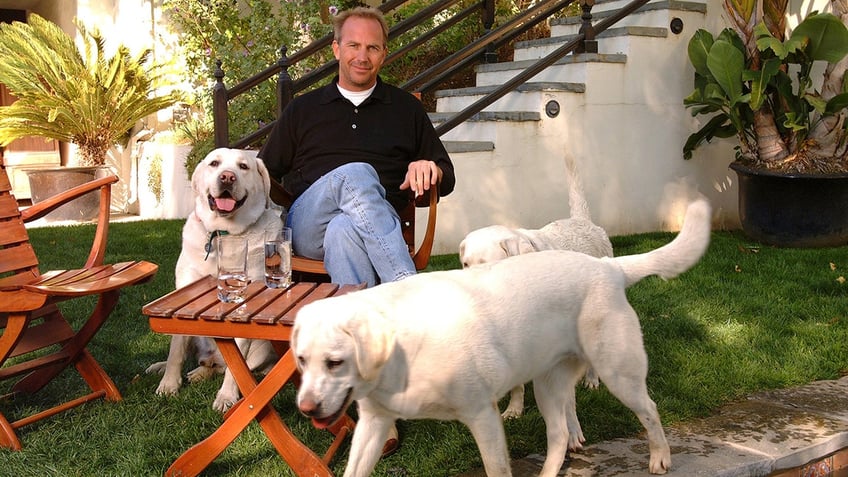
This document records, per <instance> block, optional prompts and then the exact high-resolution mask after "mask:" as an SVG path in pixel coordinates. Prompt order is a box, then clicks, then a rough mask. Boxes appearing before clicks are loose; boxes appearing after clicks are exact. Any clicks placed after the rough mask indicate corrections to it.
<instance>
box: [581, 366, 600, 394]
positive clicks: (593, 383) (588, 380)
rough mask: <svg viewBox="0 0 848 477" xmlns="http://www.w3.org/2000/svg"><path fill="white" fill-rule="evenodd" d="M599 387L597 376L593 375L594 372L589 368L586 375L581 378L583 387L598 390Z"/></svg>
mask: <svg viewBox="0 0 848 477" xmlns="http://www.w3.org/2000/svg"><path fill="white" fill-rule="evenodd" d="M600 385H601V380H600V379H598V375H597V374H595V370H594V369H592V368H589V369H588V370H586V375H585V376H583V386H585V387H587V388H589V389H598V387H599V386H600Z"/></svg>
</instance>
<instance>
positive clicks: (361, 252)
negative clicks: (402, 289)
mask: <svg viewBox="0 0 848 477" xmlns="http://www.w3.org/2000/svg"><path fill="white" fill-rule="evenodd" d="M286 222H287V225H288V226H289V227H291V228H292V247H293V248H294V252H295V253H296V254H297V255H301V256H304V257H308V258H313V259H317V260H323V261H324V267H325V268H326V269H327V272H328V273H329V274H330V279H331V280H332V281H333V283H339V284H357V283H363V282H364V283H367V284H368V286H369V287H371V286H374V285H376V284H377V283H381V282H389V281H395V280H400V279H402V278H406V277H408V276H410V275H414V274H415V265H414V264H413V263H412V258H411V257H410V256H409V249H408V248H407V245H406V242H405V241H404V240H403V234H402V233H401V229H400V218H399V217H398V214H397V212H396V211H395V209H394V208H393V207H392V206H391V204H389V202H388V201H386V191H385V189H384V188H383V186H382V185H381V184H380V180H379V178H378V176H377V172H376V171H375V170H374V168H373V167H371V166H370V165H369V164H365V163H361V162H354V163H350V164H345V165H343V166H340V167H338V168H336V169H334V170H332V171H331V172H329V173H327V174H325V175H324V176H322V177H321V178H320V179H318V180H317V181H315V183H314V184H312V185H311V186H309V188H308V189H306V191H305V192H304V193H303V194H301V195H300V197H298V198H297V200H295V201H294V203H292V205H291V208H290V209H289V212H288V216H287V219H286Z"/></svg>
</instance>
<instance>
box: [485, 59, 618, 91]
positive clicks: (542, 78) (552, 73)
mask: <svg viewBox="0 0 848 477" xmlns="http://www.w3.org/2000/svg"><path fill="white" fill-rule="evenodd" d="M535 62H536V60H519V61H507V62H502V63H490V64H482V65H477V66H476V67H475V71H476V73H477V85H478V86H490V85H502V84H504V83H505V82H506V81H508V80H509V79H510V78H512V77H514V76H515V75H517V74H518V73H519V72H521V71H523V70H525V69H526V68H529V67H530V66H531V65H533V64H534V63H535ZM626 62H627V55H622V54H606V53H581V54H577V55H574V54H570V55H566V56H565V57H563V58H561V59H560V60H558V61H557V62H555V63H554V64H553V65H551V66H550V67H548V68H547V69H545V71H542V72H541V73H539V74H538V75H536V76H534V77H533V78H530V80H528V83H529V82H565V83H584V84H585V83H586V67H587V65H589V64H596V65H597V64H601V65H614V66H621V65H623V64H624V63H626ZM567 65H572V66H571V67H569V68H565V66H567ZM578 66H582V67H578Z"/></svg>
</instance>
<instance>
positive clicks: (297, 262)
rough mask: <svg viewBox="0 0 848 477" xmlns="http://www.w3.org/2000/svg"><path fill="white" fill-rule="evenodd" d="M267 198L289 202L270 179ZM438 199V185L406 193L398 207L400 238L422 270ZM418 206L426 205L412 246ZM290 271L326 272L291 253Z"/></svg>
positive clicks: (320, 264)
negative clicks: (421, 232)
mask: <svg viewBox="0 0 848 477" xmlns="http://www.w3.org/2000/svg"><path fill="white" fill-rule="evenodd" d="M270 195H271V200H272V201H274V203H276V204H278V205H282V206H284V207H286V208H288V207H289V206H290V205H291V203H292V197H291V195H290V194H289V193H288V192H287V191H286V190H285V189H284V188H283V186H282V185H281V184H280V183H279V182H277V181H275V180H273V179H271V194H270ZM438 201H439V189H438V187H434V188H431V189H430V190H429V193H426V194H424V195H422V196H420V197H418V198H417V199H415V198H414V197H413V195H412V192H410V194H409V202H407V204H406V206H405V207H404V208H403V210H401V211H400V214H399V215H400V225H401V231H402V232H403V239H404V241H405V242H406V244H407V246H408V247H409V254H410V255H411V256H412V262H413V263H414V264H415V269H416V270H419V271H421V270H423V269H425V268H426V267H427V264H428V263H429V262H430V254H431V253H432V251H433V240H434V238H435V235H436V208H437V204H438ZM418 207H422V208H423V207H427V208H428V209H429V211H428V213H427V224H426V226H425V227H426V229H425V230H424V237H423V239H422V241H421V244H420V245H419V246H418V248H417V249H416V247H415V210H416V208H418ZM292 272H293V273H297V272H300V273H307V274H309V275H311V276H313V277H314V276H322V275H323V276H324V277H327V276H329V274H328V273H327V270H326V269H325V268H324V262H323V261H321V260H314V259H311V258H306V257H300V256H297V255H294V256H292Z"/></svg>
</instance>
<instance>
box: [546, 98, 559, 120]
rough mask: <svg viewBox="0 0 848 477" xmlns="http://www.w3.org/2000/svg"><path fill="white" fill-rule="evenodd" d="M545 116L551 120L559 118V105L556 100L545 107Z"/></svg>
mask: <svg viewBox="0 0 848 477" xmlns="http://www.w3.org/2000/svg"><path fill="white" fill-rule="evenodd" d="M545 114H547V115H548V117H549V118H555V117H557V115H558V114H559V103H557V102H556V101H554V100H551V101H548V104H546V105H545Z"/></svg>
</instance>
